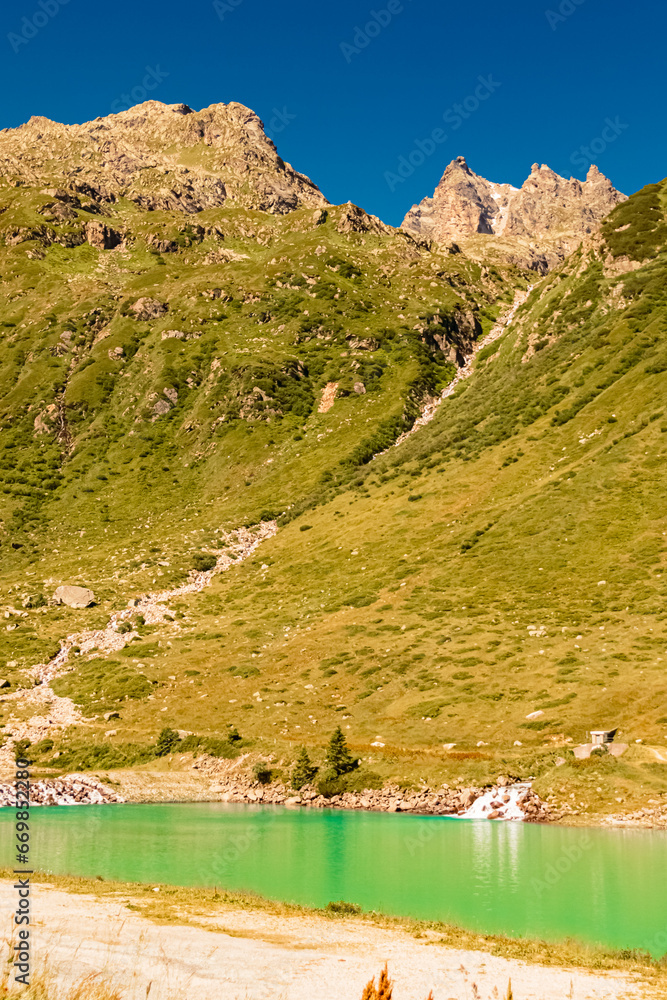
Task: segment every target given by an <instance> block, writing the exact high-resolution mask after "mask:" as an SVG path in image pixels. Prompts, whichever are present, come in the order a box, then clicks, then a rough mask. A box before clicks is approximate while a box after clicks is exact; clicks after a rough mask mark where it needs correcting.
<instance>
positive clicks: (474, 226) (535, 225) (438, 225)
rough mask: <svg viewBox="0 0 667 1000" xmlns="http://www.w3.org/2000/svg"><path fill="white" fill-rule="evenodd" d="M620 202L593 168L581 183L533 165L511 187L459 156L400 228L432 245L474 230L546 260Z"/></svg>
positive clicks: (591, 228)
mask: <svg viewBox="0 0 667 1000" xmlns="http://www.w3.org/2000/svg"><path fill="white" fill-rule="evenodd" d="M625 200H626V198H625V195H623V194H621V193H620V191H617V190H616V189H615V188H614V186H613V185H612V183H611V181H609V180H608V179H607V178H606V177H605V176H604V175H603V174H601V173H600V171H599V170H598V168H597V167H595V166H592V167H591V168H590V170H589V171H588V176H587V178H586V180H585V181H584V182H583V183H582V182H581V181H578V180H577V179H576V178H574V177H570V179H569V180H567V179H566V178H564V177H560V176H559V175H558V174H556V173H555V172H554V171H553V170H551V169H550V168H549V167H547V166H546V165H544V164H542V166H540V165H539V164H537V163H534V164H533V167H532V170H531V173H530V177H528V179H527V180H526V181H525V182H524V184H523V185H522V187H521V188H515V187H512V185H511V184H494V183H492V182H491V181H487V180H486V179H485V178H484V177H480V176H479V175H478V174H476V173H474V172H473V171H472V170H471V169H470V167H469V166H468V164H467V163H466V161H465V159H464V158H463V157H462V156H459V157H457V159H456V160H453V161H452V162H451V163H450V164H449V166H448V167H447V169H446V170H445V173H444V175H443V177H442V179H441V181H440V183H439V184H438V186H437V188H436V190H435V193H434V195H433V197H432V198H424V200H423V201H422V202H420V203H419V204H418V205H414V206H413V207H412V208H411V209H410V211H409V212H408V214H407V215H406V217H405V219H404V220H403V229H405V230H406V231H407V232H409V233H411V234H413V235H415V236H419V237H421V238H423V239H433V240H435V241H436V242H438V243H450V242H451V241H453V240H461V239H464V238H465V237H470V236H474V235H478V234H482V235H487V236H503V237H506V238H508V239H512V238H515V239H518V240H525V241H528V242H529V246H530V249H531V251H533V252H534V255H535V256H536V257H540V255H542V258H543V263H545V264H548V263H550V261H549V254H550V255H551V256H553V253H554V251H556V253H560V255H561V256H562V255H564V254H567V253H571V252H572V251H573V250H575V249H576V247H577V246H578V244H579V243H580V242H581V240H582V239H583V238H584V237H585V236H587V235H589V234H591V233H595V232H596V231H597V230H598V229H599V226H600V223H601V222H602V220H603V219H604V217H605V216H606V215H608V214H609V212H611V210H612V209H613V208H615V207H616V205H618V204H619V203H620V202H621V201H625ZM545 248H546V250H548V254H547V256H546V257H545ZM537 269H538V270H540V268H537Z"/></svg>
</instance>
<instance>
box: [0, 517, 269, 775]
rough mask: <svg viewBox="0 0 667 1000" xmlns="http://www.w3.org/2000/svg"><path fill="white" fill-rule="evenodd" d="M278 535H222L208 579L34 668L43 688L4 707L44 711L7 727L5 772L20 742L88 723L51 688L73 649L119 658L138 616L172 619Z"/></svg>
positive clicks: (194, 576) (1, 765) (131, 612)
mask: <svg viewBox="0 0 667 1000" xmlns="http://www.w3.org/2000/svg"><path fill="white" fill-rule="evenodd" d="M277 531H278V525H277V523H276V522H275V521H265V522H263V523H262V524H259V525H255V526H254V527H252V528H237V529H236V530H235V531H232V532H229V534H226V535H223V536H222V539H221V542H222V546H224V548H220V549H218V550H215V551H213V550H211V553H212V554H213V555H215V556H216V557H217V562H216V565H215V566H214V568H213V569H211V570H209V571H208V572H205V573H197V572H192V573H191V574H190V577H189V579H188V582H187V583H184V584H183V585H182V586H180V587H176V588H175V589H174V590H162V591H158V592H156V593H151V594H144V595H143V596H142V597H140V598H138V599H137V600H134V601H131V602H129V605H128V607H127V608H124V609H123V610H122V611H115V612H114V613H113V614H112V615H111V617H110V619H109V622H108V623H107V625H106V627H105V628H103V629H96V630H92V629H87V630H85V631H83V632H76V633H73V634H72V635H68V636H67V637H66V638H65V639H62V640H61V647H60V652H59V653H58V654H57V656H55V657H54V658H53V659H52V660H50V661H49V662H48V663H40V664H38V665H37V666H35V667H33V668H32V671H31V673H32V676H33V677H34V678H35V680H37V681H39V682H40V683H39V686H38V687H34V688H23V689H20V690H18V691H15V692H14V693H12V694H10V695H6V696H5V697H4V699H3V701H4V702H6V703H10V704H11V702H12V701H15V702H17V703H19V704H21V705H26V704H35V705H36V706H37V707H38V708H41V709H42V712H41V713H40V714H36V715H35V716H33V717H32V718H30V719H28V720H27V722H12V721H11V720H10V721H9V722H8V724H7V726H6V728H5V735H6V736H7V737H8V738H7V740H6V742H5V744H4V746H2V747H1V748H0V770H10V769H11V768H12V766H13V762H14V744H15V743H16V741H17V740H22V739H29V740H30V742H31V743H36V742H38V741H39V740H43V739H45V738H46V737H47V736H49V735H51V734H52V733H53V732H54V731H55V730H58V729H60V730H62V729H66V728H67V727H68V726H73V725H77V724H81V723H85V721H86V720H85V718H84V717H83V716H82V715H81V713H80V712H79V711H78V710H77V708H76V707H75V705H74V703H73V702H72V701H71V700H70V699H69V698H60V697H58V695H56V693H55V692H54V691H53V689H52V688H51V687H50V684H51V681H52V680H54V679H55V678H56V677H60V676H61V675H62V674H64V673H67V672H68V670H70V669H71V667H70V666H69V657H70V653H71V651H72V648H73V647H74V646H77V647H78V648H79V650H80V652H81V655H84V654H86V653H90V652H92V651H93V650H95V649H97V650H100V651H103V652H105V653H115V652H118V650H120V649H123V647H124V646H126V645H127V644H128V642H131V641H132V639H133V638H134V637H135V636H137V634H138V633H137V632H135V631H130V632H119V631H118V626H119V625H121V624H123V623H125V622H130V623H131V620H132V617H133V616H136V615H142V616H143V618H144V621H146V622H147V623H148V624H149V625H155V624H159V623H160V622H163V621H164V620H165V617H166V616H167V615H168V614H169V607H168V605H169V602H170V601H172V600H175V599H176V598H179V597H183V596H185V595H186V594H196V593H199V591H201V590H203V589H204V588H205V587H208V586H209V585H210V583H211V580H212V579H213V577H214V576H216V575H217V574H218V573H225V572H227V570H228V569H230V568H231V567H232V566H238V565H239V564H240V563H242V562H244V561H245V560H246V559H249V558H250V557H251V556H252V555H254V553H255V552H256V550H257V548H258V546H259V545H261V544H262V542H263V541H265V540H266V539H267V538H272V537H273V536H274V535H275V534H276V532H277Z"/></svg>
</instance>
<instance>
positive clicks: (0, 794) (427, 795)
mask: <svg viewBox="0 0 667 1000" xmlns="http://www.w3.org/2000/svg"><path fill="white" fill-rule="evenodd" d="M192 770H194V771H195V772H196V773H195V774H191V773H188V772H187V771H177V770H172V771H147V770H143V769H137V768H128V769H125V770H118V771H107V772H101V771H97V772H85V773H75V774H69V775H59V776H57V777H43V776H41V775H40V776H36V777H35V778H33V784H32V790H31V800H32V804H33V806H42V805H44V806H51V805H108V804H118V803H123V802H127V803H136V804H146V805H148V804H152V803H156V804H157V803H166V802H170V803H174V804H178V803H182V804H186V803H190V802H192V803H194V802H210V803H215V802H229V803H236V804H241V805H279V806H287V807H288V808H294V809H332V810H342V811H350V810H352V811H364V812H384V813H405V814H406V815H420V816H425V817H428V816H441V817H451V818H462V817H463V816H465V814H466V813H467V812H468V810H469V809H470V808H471V807H472V806H474V805H475V803H476V802H478V801H479V800H482V799H483V797H484V799H485V800H486V806H485V807H484V808H483V809H481V810H479V811H478V812H479V814H477V815H473V816H470V817H467V818H476V819H491V820H500V821H510V822H511V821H524V822H531V823H544V824H549V825H556V826H567V827H595V828H600V827H602V828H611V829H616V828H625V829H627V828H640V829H656V830H660V829H667V805H666V806H663V807H662V808H654V807H651V806H646V807H644V808H642V809H639V810H635V811H632V812H628V813H624V814H623V813H621V814H613V815H609V814H602V813H597V814H596V813H591V814H582V813H581V812H579V813H575V812H574V810H572V808H571V807H569V806H568V804H560V803H559V804H558V805H554V804H552V803H550V802H549V803H547V802H544V801H543V800H541V799H540V798H539V796H537V795H536V794H535V793H534V792H533V791H532V790H531V789H530V787H529V786H528V784H527V783H520V782H514V783H513V782H510V781H509V780H508V781H507V784H505V783H504V781H503V779H501V782H500V783H499V784H496V785H495V786H492V787H491V788H488V787H485V788H481V787H474V786H466V787H463V788H441V789H432V788H427V787H423V788H420V789H419V790H414V789H408V790H406V789H403V788H400V787H399V786H397V785H386V786H385V787H383V788H382V789H365V790H364V791H362V792H358V793H356V792H346V793H343V794H342V795H334V796H331V797H330V798H325V797H324V796H321V795H318V793H317V791H316V789H315V788H314V787H312V786H305V787H304V788H303V789H301V791H299V792H297V791H294V790H293V789H290V788H287V787H286V786H285V785H283V784H280V783H278V782H274V783H271V784H261V783H260V782H257V781H251V780H249V779H247V778H245V777H242V776H240V775H234V774H233V762H229V761H217V760H216V759H215V758H210V757H206V756H203V757H201V758H199V759H198V760H197V761H195V762H194V764H193V768H192ZM230 772H231V773H230ZM517 786H521V790H522V794H523V797H524V801H523V802H522V803H521V806H520V811H521V812H522V813H523V815H522V816H518V815H517V814H516V812H517V810H516V809H511V807H512V804H513V801H514V800H515V793H513V792H512V789H513V788H516V787H517ZM523 789H525V793H523ZM505 798H507V799H509V800H510V801H509V802H506V801H503V800H504V799H505ZM13 800H14V788H13V784H12V781H11V780H10V779H9V776H8V775H7V776H6V775H0V808H6V807H11V806H12V803H13ZM496 803H497V808H494V804H496ZM508 805H509V806H510V810H509V814H508V808H507V807H508Z"/></svg>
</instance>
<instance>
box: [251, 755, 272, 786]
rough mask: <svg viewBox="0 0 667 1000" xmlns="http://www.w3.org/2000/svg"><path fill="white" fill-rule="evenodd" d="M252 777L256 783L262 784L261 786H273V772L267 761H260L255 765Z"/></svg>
mask: <svg viewBox="0 0 667 1000" xmlns="http://www.w3.org/2000/svg"><path fill="white" fill-rule="evenodd" d="M252 776H253V778H254V779H255V781H258V782H259V783H260V785H269V784H271V778H272V777H273V771H272V770H271V768H270V767H269V765H268V764H267V762H266V761H265V760H258V761H257V763H256V764H254V765H253V769H252Z"/></svg>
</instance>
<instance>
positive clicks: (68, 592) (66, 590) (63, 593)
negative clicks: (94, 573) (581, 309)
mask: <svg viewBox="0 0 667 1000" xmlns="http://www.w3.org/2000/svg"><path fill="white" fill-rule="evenodd" d="M53 603H54V604H66V605H67V607H68V608H89V607H90V606H91V604H94V603H95V594H94V593H93V592H92V590H89V588H88V587H70V586H67V585H65V586H62V587H58V589H57V590H56V592H55V594H54V595H53Z"/></svg>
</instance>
